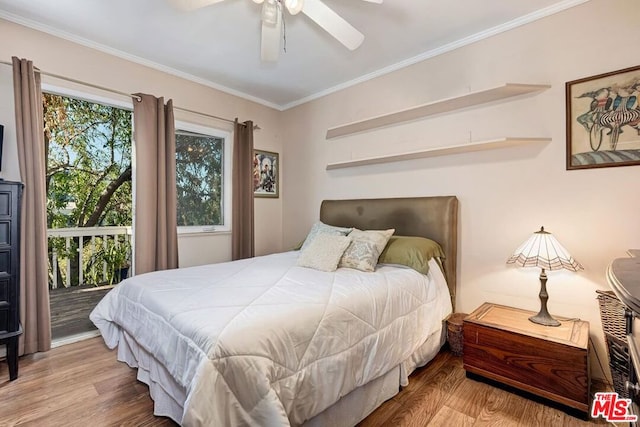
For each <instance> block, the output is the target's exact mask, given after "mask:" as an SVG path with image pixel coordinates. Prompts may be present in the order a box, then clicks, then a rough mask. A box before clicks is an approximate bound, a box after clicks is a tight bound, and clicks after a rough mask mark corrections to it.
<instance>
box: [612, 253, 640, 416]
mask: <svg viewBox="0 0 640 427" xmlns="http://www.w3.org/2000/svg"><path fill="white" fill-rule="evenodd" d="M628 254H629V256H630V257H629V258H618V259H615V260H613V262H612V263H611V264H610V265H609V267H608V268H607V280H608V281H609V284H610V285H611V289H613V292H614V293H615V294H616V296H617V297H618V299H620V302H622V304H624V305H625V307H626V310H625V317H626V320H627V322H626V323H627V343H628V344H629V355H630V358H631V360H630V361H629V363H630V366H629V368H630V369H629V372H630V375H629V381H627V384H626V386H627V390H628V391H629V395H630V396H631V397H632V398H633V399H632V400H633V405H632V406H631V412H632V413H633V414H634V415H640V407H639V406H638V404H639V403H640V380H639V377H640V320H639V318H640V250H639V249H630V250H629V251H628Z"/></svg>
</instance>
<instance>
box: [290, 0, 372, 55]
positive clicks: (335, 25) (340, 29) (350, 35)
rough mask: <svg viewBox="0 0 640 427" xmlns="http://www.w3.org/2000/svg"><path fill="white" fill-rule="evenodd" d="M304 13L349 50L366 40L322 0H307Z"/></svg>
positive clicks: (303, 9)
mask: <svg viewBox="0 0 640 427" xmlns="http://www.w3.org/2000/svg"><path fill="white" fill-rule="evenodd" d="M302 13H304V14H305V15H307V16H308V17H309V18H311V20H313V21H314V22H315V23H316V24H318V25H319V26H320V27H321V28H322V29H324V30H325V31H326V32H327V33H329V34H331V35H332V36H333V37H335V38H336V40H338V41H339V42H340V43H342V44H343V45H345V46H346V47H347V49H349V50H355V49H357V48H358V46H360V45H361V44H362V42H363V41H364V35H363V34H362V33H361V32H360V31H358V30H356V29H355V28H354V27H353V26H352V25H351V24H349V23H348V22H347V21H345V20H344V19H343V18H342V17H341V16H340V15H338V14H337V13H335V12H334V11H333V9H331V8H330V7H329V6H327V5H326V4H324V3H323V2H322V1H320V0H305V2H304V7H303V8H302Z"/></svg>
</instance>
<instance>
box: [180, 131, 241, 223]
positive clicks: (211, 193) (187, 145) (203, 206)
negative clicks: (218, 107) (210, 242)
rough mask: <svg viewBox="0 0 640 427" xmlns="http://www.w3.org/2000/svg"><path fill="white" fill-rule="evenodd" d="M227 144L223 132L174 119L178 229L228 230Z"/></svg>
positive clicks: (229, 220)
mask: <svg viewBox="0 0 640 427" xmlns="http://www.w3.org/2000/svg"><path fill="white" fill-rule="evenodd" d="M230 145H231V144H230V143H229V134H228V133H226V132H223V131H220V130H216V129H212V128H206V127H203V126H197V125H193V124H187V123H180V122H178V123H176V186H177V204H178V206H177V208H178V209H177V210H178V227H179V228H178V230H179V232H180V233H193V232H210V231H228V230H230V228H231V227H230V223H231V210H230V207H231V200H230V196H231V191H230V183H231V177H230V171H231V165H230V159H231V154H230V151H229V150H230Z"/></svg>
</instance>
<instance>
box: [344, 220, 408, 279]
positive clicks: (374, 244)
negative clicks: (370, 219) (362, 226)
mask: <svg viewBox="0 0 640 427" xmlns="http://www.w3.org/2000/svg"><path fill="white" fill-rule="evenodd" d="M395 231H396V230H395V229H393V228H390V229H388V230H366V231H362V230H358V229H355V230H353V231H352V232H351V233H349V237H351V244H350V245H349V247H348V248H347V250H346V251H345V252H344V254H343V255H342V259H341V260H340V267H348V268H355V269H356V270H361V271H373V270H375V268H376V265H377V264H378V258H379V257H380V254H381V253H382V251H383V250H384V248H385V246H387V242H388V241H389V238H390V237H391V235H392V234H393V233H394V232H395Z"/></svg>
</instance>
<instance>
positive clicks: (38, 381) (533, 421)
mask: <svg viewBox="0 0 640 427" xmlns="http://www.w3.org/2000/svg"><path fill="white" fill-rule="evenodd" d="M135 372H136V371H135V370H134V369H131V368H129V367H128V366H126V365H125V364H124V363H120V362H117V361H116V355H115V352H113V351H110V350H108V349H107V348H106V347H105V346H104V344H103V341H102V339H101V338H99V337H98V338H92V339H89V340H85V341H82V342H79V343H75V344H70V345H67V346H63V347H58V348H55V349H53V350H51V351H49V352H47V353H40V354H36V355H30V356H26V357H23V358H21V359H20V371H19V377H18V379H17V380H16V381H13V382H9V380H8V376H9V374H8V369H7V365H6V363H4V362H3V363H1V364H0V426H14V425H20V426H47V427H48V426H91V427H99V426H116V425H127V426H175V424H174V423H173V422H172V421H171V420H168V419H166V418H160V417H154V416H153V407H152V401H151V399H150V398H149V392H148V388H147V386H146V385H144V384H142V383H140V382H138V381H137V380H136V373H135ZM601 423H603V422H602V421H601ZM591 424H592V423H588V422H585V421H582V420H580V419H578V418H574V417H572V416H570V415H567V414H566V413H564V412H562V411H560V410H558V409H553V408H551V407H549V406H546V405H543V404H540V403H536V402H534V401H532V400H528V399H526V398H524V397H521V396H518V395H516V394H513V393H509V392H507V391H505V390H502V389H499V388H495V387H492V386H490V385H488V384H485V383H483V382H478V381H474V380H471V379H468V378H466V377H465V372H464V369H463V368H462V360H461V358H459V357H455V356H453V355H452V354H451V353H450V352H449V351H446V350H443V351H442V352H440V354H439V355H438V356H437V357H436V358H435V359H434V360H433V361H432V362H431V363H430V364H429V365H427V366H426V367H425V368H422V369H419V370H418V371H416V372H415V373H414V374H413V375H412V376H411V379H410V384H409V386H408V387H406V388H405V389H404V390H403V391H402V392H401V393H400V394H398V395H397V396H395V397H394V398H393V399H391V400H389V401H387V402H386V403H384V404H383V405H382V406H381V407H380V408H378V409H377V410H376V411H375V412H374V413H373V414H371V415H370V416H369V417H368V418H367V419H366V420H364V421H363V422H362V423H361V424H360V426H361V427H374V426H416V427H422V426H446V427H449V426H554V427H555V426H574V425H575V426H583V425H584V426H586V425H591Z"/></svg>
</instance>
